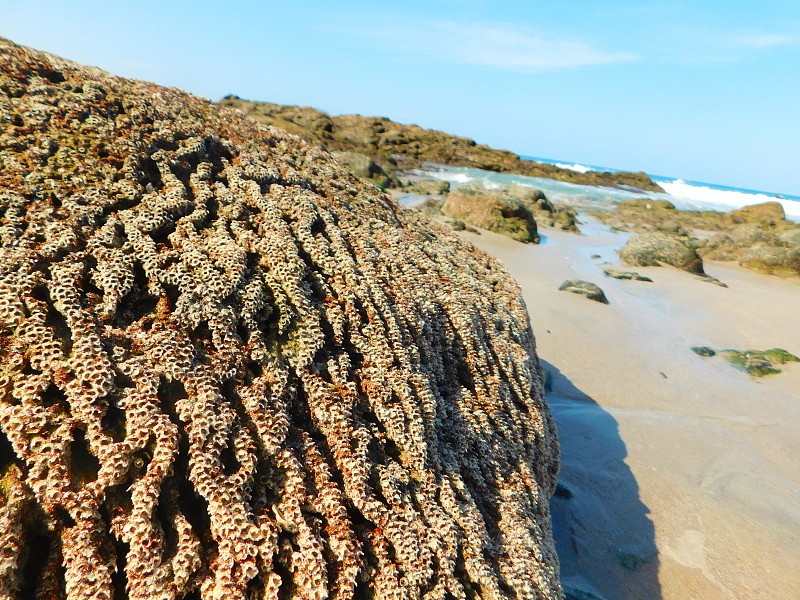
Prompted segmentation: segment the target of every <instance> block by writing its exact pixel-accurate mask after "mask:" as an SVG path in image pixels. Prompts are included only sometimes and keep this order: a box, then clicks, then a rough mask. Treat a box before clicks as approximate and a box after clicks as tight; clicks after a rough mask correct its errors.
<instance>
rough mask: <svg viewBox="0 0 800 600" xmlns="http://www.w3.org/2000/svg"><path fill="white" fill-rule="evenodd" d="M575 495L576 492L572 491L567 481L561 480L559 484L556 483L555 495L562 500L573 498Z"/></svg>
mask: <svg viewBox="0 0 800 600" xmlns="http://www.w3.org/2000/svg"><path fill="white" fill-rule="evenodd" d="M574 495H575V494H573V493H572V490H571V489H570V488H569V486H568V485H567V484H566V483H563V482H559V483H558V485H556V491H555V493H554V494H553V497H555V498H561V499H562V500H572V497H573V496H574Z"/></svg>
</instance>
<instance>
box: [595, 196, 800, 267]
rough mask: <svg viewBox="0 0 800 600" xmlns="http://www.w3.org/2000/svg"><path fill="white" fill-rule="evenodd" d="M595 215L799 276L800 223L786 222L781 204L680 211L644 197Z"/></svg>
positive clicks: (707, 254) (702, 251)
mask: <svg viewBox="0 0 800 600" xmlns="http://www.w3.org/2000/svg"><path fill="white" fill-rule="evenodd" d="M591 215H592V216H593V217H595V218H597V219H599V220H600V221H602V222H603V223H606V224H607V225H610V226H612V227H615V228H617V229H623V230H627V231H636V232H654V231H655V232H659V233H664V234H668V235H672V236H676V238H677V239H678V240H679V241H680V242H681V243H683V244H685V245H687V246H691V247H693V248H695V249H696V251H697V253H698V254H699V255H700V256H702V257H704V258H708V259H711V260H723V261H736V262H738V263H739V264H740V265H742V266H743V267H746V268H748V269H753V270H756V271H761V272H764V273H769V274H772V275H782V276H790V275H798V274H800V224H798V223H794V222H792V221H788V220H786V215H785V213H784V210H783V207H782V206H781V205H780V204H779V203H778V202H764V203H762V204H755V205H753V206H745V207H743V208H741V209H738V210H732V211H730V212H727V213H720V212H714V211H691V210H686V211H684V210H677V209H676V208H675V206H674V205H673V204H672V203H671V202H668V201H666V200H652V199H643V200H642V199H640V200H626V201H624V202H620V204H619V206H618V207H617V209H616V210H614V211H607V210H606V211H593V212H592V213H591Z"/></svg>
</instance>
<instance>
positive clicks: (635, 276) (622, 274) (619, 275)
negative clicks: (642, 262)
mask: <svg viewBox="0 0 800 600" xmlns="http://www.w3.org/2000/svg"><path fill="white" fill-rule="evenodd" d="M603 274H604V275H606V276H607V277H611V278H613V279H625V280H631V281H649V282H650V283H653V280H652V279H650V278H649V277H646V276H644V275H639V273H634V272H633V271H617V270H616V269H605V270H604V271H603Z"/></svg>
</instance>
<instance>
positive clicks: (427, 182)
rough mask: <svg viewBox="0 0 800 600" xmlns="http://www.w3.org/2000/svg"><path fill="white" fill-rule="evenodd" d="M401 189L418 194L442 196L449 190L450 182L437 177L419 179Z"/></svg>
mask: <svg viewBox="0 0 800 600" xmlns="http://www.w3.org/2000/svg"><path fill="white" fill-rule="evenodd" d="M402 191H404V192H407V193H409V194H417V195H419V196H444V195H445V194H447V193H448V192H449V191H450V184H449V183H448V182H447V181H439V180H438V179H420V180H417V181H414V182H413V183H410V184H409V185H407V186H405V187H403V188H402Z"/></svg>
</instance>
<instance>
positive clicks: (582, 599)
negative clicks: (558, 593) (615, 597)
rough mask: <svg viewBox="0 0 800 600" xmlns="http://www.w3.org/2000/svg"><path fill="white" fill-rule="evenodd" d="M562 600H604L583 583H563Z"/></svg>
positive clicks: (604, 599)
mask: <svg viewBox="0 0 800 600" xmlns="http://www.w3.org/2000/svg"><path fill="white" fill-rule="evenodd" d="M564 600H606V598H605V596H603V595H601V594H600V593H599V592H598V591H596V590H595V589H594V588H593V587H592V586H590V585H589V584H588V583H585V582H583V581H581V582H573V581H569V582H565V583H564Z"/></svg>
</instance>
